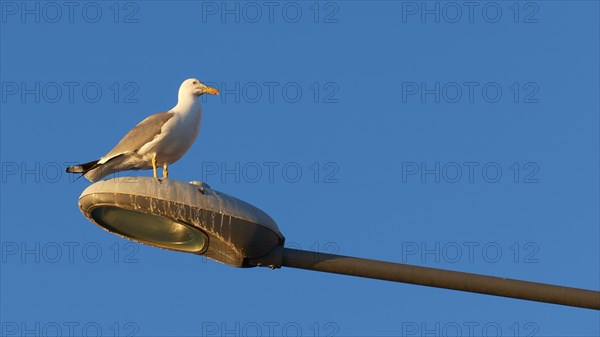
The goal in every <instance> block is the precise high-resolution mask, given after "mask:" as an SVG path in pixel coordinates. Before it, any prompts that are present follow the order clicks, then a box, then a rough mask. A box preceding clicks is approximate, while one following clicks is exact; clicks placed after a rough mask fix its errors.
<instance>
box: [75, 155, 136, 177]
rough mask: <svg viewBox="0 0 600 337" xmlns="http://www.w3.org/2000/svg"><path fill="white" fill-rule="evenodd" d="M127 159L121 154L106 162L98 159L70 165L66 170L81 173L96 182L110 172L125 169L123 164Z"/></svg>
mask: <svg viewBox="0 0 600 337" xmlns="http://www.w3.org/2000/svg"><path fill="white" fill-rule="evenodd" d="M125 160H126V158H125V157H124V156H121V155H119V156H116V157H113V158H111V159H109V160H108V161H106V162H104V163H99V161H100V159H98V160H93V161H91V162H89V163H85V164H79V165H73V166H69V167H67V169H66V171H67V172H68V173H81V176H83V177H85V178H86V179H87V180H89V181H91V182H96V181H98V180H100V179H102V178H104V177H106V176H107V175H109V174H112V173H115V172H119V171H123V166H122V164H123V162H124V161H125Z"/></svg>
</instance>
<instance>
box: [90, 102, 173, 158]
mask: <svg viewBox="0 0 600 337" xmlns="http://www.w3.org/2000/svg"><path fill="white" fill-rule="evenodd" d="M173 116H175V113H173V112H170V111H169V112H160V113H157V114H154V115H152V116H149V117H147V118H146V119H144V120H143V121H141V122H140V123H139V124H138V125H136V126H135V127H134V128H133V129H131V130H130V131H129V132H128V133H127V134H126V135H125V137H123V139H121V141H120V142H119V143H118V144H117V145H116V146H115V147H114V148H113V149H112V150H110V152H109V153H107V154H106V155H105V156H104V157H102V160H101V161H102V162H105V161H107V160H110V158H113V157H116V156H118V155H120V154H123V153H131V152H135V151H137V150H139V149H140V148H141V147H142V146H144V145H145V144H147V143H149V142H151V141H152V140H153V139H154V138H156V137H157V136H158V135H160V133H161V132H162V127H163V125H165V123H166V122H167V121H168V120H169V119H171V118H173Z"/></svg>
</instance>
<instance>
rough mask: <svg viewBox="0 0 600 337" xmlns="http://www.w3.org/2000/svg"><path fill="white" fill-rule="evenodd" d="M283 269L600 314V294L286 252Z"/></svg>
mask: <svg viewBox="0 0 600 337" xmlns="http://www.w3.org/2000/svg"><path fill="white" fill-rule="evenodd" d="M281 262H282V263H281V266H282V267H291V268H299V269H307V270H315V271H321V272H327V273H334V274H343V275H351V276H358V277H366V278H372V279H379V280H386V281H393V282H401V283H410V284H416V285H422V286H428V287H436V288H444V289H453V290H460V291H466V292H472V293H479V294H487V295H495V296H503V297H511V298H518V299H522V300H529V301H537V302H546V303H554V304H561V305H568V306H573V307H580V308H587V309H596V310H600V292H598V291H592V290H585V289H578V288H569V287H562V286H556V285H550V284H544V283H536V282H528V281H520V280H513V279H507V278H501V277H494V276H486V275H479V274H471V273H463V272H457V271H451V270H443V269H435V268H427V267H419V266H412V265H408V264H401V263H392V262H385V261H378V260H369V259H363V258H357V257H350V256H342V255H334V254H326V253H319V252H311V251H305V250H297V249H290V248H284V249H283V258H282V261H281Z"/></svg>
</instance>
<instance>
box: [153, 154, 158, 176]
mask: <svg viewBox="0 0 600 337" xmlns="http://www.w3.org/2000/svg"><path fill="white" fill-rule="evenodd" d="M152 171H153V172H154V178H156V179H158V174H156V154H154V155H153V156H152Z"/></svg>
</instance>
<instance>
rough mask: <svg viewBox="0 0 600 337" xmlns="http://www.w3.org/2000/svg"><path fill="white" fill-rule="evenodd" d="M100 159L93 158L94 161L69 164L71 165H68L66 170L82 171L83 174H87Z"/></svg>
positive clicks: (69, 171) (70, 171) (68, 171)
mask: <svg viewBox="0 0 600 337" xmlns="http://www.w3.org/2000/svg"><path fill="white" fill-rule="evenodd" d="M98 161H99V160H93V161H91V162H88V163H84V164H79V165H73V166H69V167H67V168H66V169H65V172H67V173H82V174H85V173H86V172H87V171H89V170H91V169H93V168H94V167H95V166H96V165H97V164H98Z"/></svg>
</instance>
